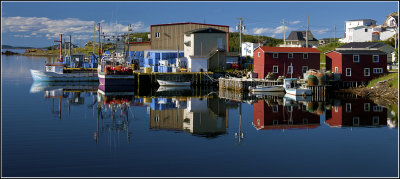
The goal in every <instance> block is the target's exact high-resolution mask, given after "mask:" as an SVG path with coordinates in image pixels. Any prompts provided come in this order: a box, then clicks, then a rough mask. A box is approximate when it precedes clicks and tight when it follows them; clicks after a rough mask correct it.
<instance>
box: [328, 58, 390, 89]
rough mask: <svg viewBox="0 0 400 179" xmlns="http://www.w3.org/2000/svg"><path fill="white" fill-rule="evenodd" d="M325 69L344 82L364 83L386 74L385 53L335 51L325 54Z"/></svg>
mask: <svg viewBox="0 0 400 179" xmlns="http://www.w3.org/2000/svg"><path fill="white" fill-rule="evenodd" d="M325 55H326V63H327V67H328V66H329V67H331V69H330V70H332V72H335V73H340V74H341V75H340V76H341V79H342V81H344V82H366V81H370V80H372V79H373V78H376V77H379V76H381V75H383V74H385V73H387V69H386V66H387V60H386V58H387V57H386V53H385V52H382V51H380V50H336V51H330V52H327V53H325Z"/></svg>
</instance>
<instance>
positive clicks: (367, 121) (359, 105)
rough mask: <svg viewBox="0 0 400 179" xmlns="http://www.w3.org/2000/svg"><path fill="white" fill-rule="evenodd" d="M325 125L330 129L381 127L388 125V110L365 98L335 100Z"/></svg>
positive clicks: (328, 112)
mask: <svg viewBox="0 0 400 179" xmlns="http://www.w3.org/2000/svg"><path fill="white" fill-rule="evenodd" d="M327 114H329V115H328V116H327V119H326V121H325V123H326V124H327V125H329V126H330V127H381V126H386V125H387V109H386V108H384V107H383V106H380V105H377V104H375V103H374V102H373V101H371V100H369V99H364V98H344V99H334V100H333V102H332V108H331V110H329V111H327Z"/></svg>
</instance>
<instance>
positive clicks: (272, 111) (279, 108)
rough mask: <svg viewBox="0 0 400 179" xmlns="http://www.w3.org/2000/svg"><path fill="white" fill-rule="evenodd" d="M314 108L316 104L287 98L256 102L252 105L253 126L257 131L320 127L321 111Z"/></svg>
mask: <svg viewBox="0 0 400 179" xmlns="http://www.w3.org/2000/svg"><path fill="white" fill-rule="evenodd" d="M320 104H321V103H320ZM314 106H318V102H299V101H293V100H290V99H287V98H273V99H265V100H258V101H256V102H255V103H253V126H254V127H255V128H256V129H257V130H267V129H283V130H284V129H314V128H317V127H319V126H320V115H321V114H322V110H314V109H313V108H314ZM317 109H318V108H317Z"/></svg>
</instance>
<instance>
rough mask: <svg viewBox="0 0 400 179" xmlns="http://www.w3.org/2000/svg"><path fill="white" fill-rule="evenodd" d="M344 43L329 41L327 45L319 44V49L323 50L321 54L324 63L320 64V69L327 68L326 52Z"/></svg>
mask: <svg viewBox="0 0 400 179" xmlns="http://www.w3.org/2000/svg"><path fill="white" fill-rule="evenodd" d="M342 45H344V43H339V42H331V43H328V44H326V45H323V46H319V47H317V49H318V50H319V51H321V54H320V63H323V64H321V66H320V69H325V66H326V65H325V63H326V56H325V54H324V53H325V52H329V51H331V50H335V48H337V47H340V46H342Z"/></svg>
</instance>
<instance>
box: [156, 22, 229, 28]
mask: <svg viewBox="0 0 400 179" xmlns="http://www.w3.org/2000/svg"><path fill="white" fill-rule="evenodd" d="M184 24H198V25H209V26H218V27H228V28H229V26H226V25H215V24H203V23H195V22H182V23H169V24H156V25H151V26H150V28H151V27H153V26H167V25H184Z"/></svg>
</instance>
